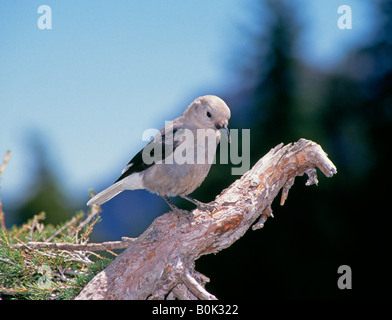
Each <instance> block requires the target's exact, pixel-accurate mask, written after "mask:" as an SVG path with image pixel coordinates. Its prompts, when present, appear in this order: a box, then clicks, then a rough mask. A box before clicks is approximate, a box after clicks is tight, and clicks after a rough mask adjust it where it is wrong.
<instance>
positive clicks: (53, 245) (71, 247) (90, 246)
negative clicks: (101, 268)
mask: <svg viewBox="0 0 392 320" xmlns="http://www.w3.org/2000/svg"><path fill="white" fill-rule="evenodd" d="M133 240H134V239H133V238H124V240H122V241H107V242H101V243H86V244H79V243H57V242H27V243H20V244H14V245H12V248H13V249H21V248H24V247H26V246H27V247H29V248H31V249H55V250H68V251H106V250H116V249H125V248H128V247H129V245H130V244H131V243H132V241H133Z"/></svg>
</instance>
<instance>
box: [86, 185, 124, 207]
mask: <svg viewBox="0 0 392 320" xmlns="http://www.w3.org/2000/svg"><path fill="white" fill-rule="evenodd" d="M124 190H125V189H124V187H123V181H119V182H116V183H115V184H113V185H111V186H110V187H109V188H106V189H105V190H103V191H101V192H100V193H98V194H97V195H96V196H94V197H93V198H91V199H90V200H89V202H87V205H88V206H92V205H93V204H98V205H101V204H103V203H105V202H106V201H109V200H110V199H111V198H113V197H115V196H116V195H118V194H119V193H120V192H121V191H124Z"/></svg>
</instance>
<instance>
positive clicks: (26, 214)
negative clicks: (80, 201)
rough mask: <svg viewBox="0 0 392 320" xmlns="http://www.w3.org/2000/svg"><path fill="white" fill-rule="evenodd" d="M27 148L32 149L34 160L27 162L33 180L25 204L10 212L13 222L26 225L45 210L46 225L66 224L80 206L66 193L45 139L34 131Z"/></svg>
mask: <svg viewBox="0 0 392 320" xmlns="http://www.w3.org/2000/svg"><path fill="white" fill-rule="evenodd" d="M27 145H28V148H30V149H31V158H30V159H26V166H28V167H29V168H30V170H31V171H32V172H33V175H32V177H31V178H30V179H31V180H29V181H26V186H25V190H23V191H22V192H23V193H24V195H25V196H24V197H23V201H22V202H18V203H17V204H15V205H14V206H13V208H11V210H10V212H8V213H9V216H10V218H12V221H9V222H12V223H16V224H22V223H24V222H26V221H27V220H28V219H31V218H32V217H33V216H34V215H36V214H39V213H40V212H42V211H44V212H45V214H46V219H45V223H52V224H59V223H63V222H65V221H66V220H68V219H69V218H70V217H71V216H72V215H73V214H75V210H76V206H75V204H74V203H73V202H72V199H71V198H70V197H69V196H68V195H67V194H66V192H65V191H64V190H63V188H62V186H61V184H60V182H59V177H58V176H57V174H56V172H55V170H54V169H53V166H52V163H51V161H50V159H51V157H50V156H49V150H47V149H46V144H45V138H44V137H43V136H42V135H41V134H40V133H39V132H37V131H34V132H32V133H30V135H29V136H28V138H27ZM7 216H8V214H7ZM7 220H8V219H7Z"/></svg>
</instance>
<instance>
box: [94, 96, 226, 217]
mask: <svg viewBox="0 0 392 320" xmlns="http://www.w3.org/2000/svg"><path fill="white" fill-rule="evenodd" d="M230 116H231V112H230V109H229V107H228V106H227V104H226V102H225V101H224V100H223V99H221V98H219V97H218V96H215V95H204V96H201V97H198V98H196V99H195V100H194V101H193V102H192V103H191V104H190V105H189V106H188V107H187V108H186V109H185V111H184V112H183V114H182V115H181V116H179V117H178V118H176V119H174V120H173V121H169V122H166V125H165V126H164V127H163V128H162V129H161V130H160V131H159V132H158V133H156V135H155V136H154V138H153V139H152V140H151V141H150V142H149V143H148V144H147V145H146V146H145V147H144V148H143V149H142V150H140V151H139V152H138V153H137V154H136V155H135V156H134V157H133V158H132V159H131V160H130V161H129V162H128V164H127V165H126V166H125V168H124V170H123V171H122V173H121V175H120V177H119V178H118V179H117V180H116V181H115V182H114V183H113V184H112V185H111V186H109V187H108V188H106V189H104V190H103V191H101V192H99V193H98V194H97V195H95V196H94V197H92V198H91V199H90V200H89V201H88V202H87V205H88V206H91V205H101V204H103V203H105V202H107V201H109V200H110V199H112V198H113V197H115V196H116V195H118V194H119V193H120V192H122V191H124V190H137V189H146V190H148V191H150V192H151V193H155V194H158V195H159V196H161V197H162V198H163V199H164V200H165V201H166V202H167V204H168V205H169V207H170V208H171V210H173V211H181V209H179V208H178V207H177V206H175V205H174V204H173V203H172V201H171V200H170V199H169V197H175V196H180V197H182V198H184V199H186V200H188V201H190V202H192V203H193V204H195V205H196V206H197V208H199V209H211V206H209V205H208V204H205V203H203V202H200V201H199V200H197V199H194V198H193V197H191V196H190V194H191V193H192V192H193V191H194V190H195V189H196V188H198V187H199V186H200V185H201V184H202V182H203V181H204V180H205V178H206V177H207V175H208V172H209V170H210V168H211V164H212V162H213V161H212V159H213V158H214V156H215V153H216V148H217V146H218V144H219V142H220V139H221V131H223V132H225V133H226V135H227V138H228V142H230V131H229V129H228V124H229V119H230ZM221 129H222V130H221ZM206 140H207V143H206Z"/></svg>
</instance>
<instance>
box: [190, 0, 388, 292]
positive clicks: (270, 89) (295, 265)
mask: <svg viewBox="0 0 392 320" xmlns="http://www.w3.org/2000/svg"><path fill="white" fill-rule="evenodd" d="M259 4H260V11H263V12H264V14H261V12H259V16H260V17H265V16H267V17H269V19H268V20H267V21H265V20H264V21H263V23H261V22H260V28H261V30H260V34H259V37H255V40H254V47H253V52H252V54H251V58H250V59H248V61H245V62H246V63H245V64H244V61H241V65H245V66H246V67H245V68H244V70H243V73H242V77H241V81H240V82H239V83H241V84H242V87H240V89H239V90H238V91H236V94H237V96H236V95H233V94H229V95H227V96H226V97H224V98H225V99H226V100H227V102H228V105H229V106H231V107H232V108H233V117H232V120H231V127H236V126H237V124H236V119H241V125H239V126H238V127H240V128H250V129H251V159H252V162H251V164H252V165H253V164H254V163H255V161H257V160H258V159H259V158H260V157H261V156H262V155H264V154H265V153H266V152H267V151H268V150H269V149H270V148H272V147H274V146H275V145H277V144H278V143H280V142H285V143H288V142H292V141H297V140H298V139H299V138H300V137H304V138H308V139H312V140H314V141H316V142H317V143H319V144H320V145H321V146H323V148H324V150H325V151H326V152H327V153H328V154H329V155H330V158H331V159H332V161H334V163H335V164H336V166H337V168H338V174H337V175H336V176H335V177H334V178H333V179H331V180H326V179H325V178H324V177H322V176H321V175H320V177H319V178H320V184H319V186H318V187H317V188H313V187H310V188H307V187H305V186H304V185H303V184H304V181H305V180H302V181H297V183H296V184H295V186H294V188H293V189H292V190H291V191H290V196H289V199H288V201H287V202H286V204H285V206H284V207H283V208H280V207H279V206H278V205H277V204H275V207H273V210H274V212H275V217H276V218H275V219H273V220H272V219H269V221H268V222H267V224H266V227H265V228H264V229H263V230H262V231H259V232H248V233H247V234H246V235H245V236H244V238H243V239H241V240H240V241H238V242H236V243H235V244H234V245H233V246H232V247H230V248H229V249H227V250H225V251H224V252H221V253H219V254H218V255H217V256H213V257H212V256H205V257H202V258H201V259H200V260H199V261H198V262H197V268H198V270H199V271H201V272H203V273H205V274H207V275H208V276H209V277H211V279H212V283H211V284H210V287H208V289H209V290H210V292H214V293H216V295H217V296H218V297H220V298H233V297H236V298H240V299H241V298H242V299H246V298H259V297H261V296H262V297H268V298H282V297H284V298H354V297H357V298H358V297H361V298H365V297H386V296H389V297H391V294H390V292H389V289H388V288H389V286H390V285H391V284H392V281H391V279H392V276H391V273H390V270H391V267H392V264H391V261H390V257H389V256H390V254H389V253H387V251H386V247H387V248H389V249H390V244H391V237H390V231H389V227H388V226H389V225H390V222H391V218H390V215H389V214H388V213H387V212H388V211H390V210H389V209H388V208H385V205H386V203H385V201H383V200H385V199H388V194H389V192H390V189H391V188H390V186H389V181H390V176H391V171H390V169H389V167H390V166H389V162H390V159H389V154H390V145H391V143H390V141H389V140H390V138H391V133H392V87H391V85H392V77H391V75H392V73H391V70H392V48H391V32H390V30H392V29H391V27H392V25H391V23H392V14H391V13H392V12H391V7H392V3H391V2H390V1H378V2H377V3H376V4H375V5H376V6H377V7H378V14H379V21H380V24H379V26H378V30H377V32H376V33H375V34H376V36H375V37H374V39H371V41H370V43H369V44H368V45H367V46H366V47H363V48H360V49H358V50H355V51H353V52H351V53H350V54H349V55H348V56H347V58H346V60H345V61H344V62H343V63H342V65H340V66H338V68H336V69H335V70H332V71H331V70H329V72H328V73H326V72H323V71H321V70H318V69H317V68H315V67H309V66H306V65H304V64H303V63H301V61H300V60H299V59H297V58H296V57H295V55H294V53H293V48H294V46H295V42H296V39H297V35H298V33H299V32H300V30H301V29H300V25H299V23H298V21H297V19H296V16H295V10H293V9H292V3H291V2H290V1H260V2H259ZM265 12H267V14H265ZM256 14H257V13H256ZM388 30H389V31H388ZM248 54H249V53H248ZM239 114H241V115H242V116H238V115H239ZM244 114H246V115H247V118H246V119H244V117H243V115H244ZM225 170H226V169H225V168H222V166H215V167H214V168H213V169H212V170H211V171H212V173H211V175H212V177H211V179H208V180H207V181H206V182H205V183H204V184H203V187H202V188H200V189H199V190H197V193H203V191H206V190H207V193H208V194H210V196H211V193H210V191H208V190H212V189H213V188H215V190H221V189H223V188H225V187H227V186H228V184H229V182H228V180H229V178H230V176H228V175H227V174H226V175H225V174H224V171H225ZM225 176H228V178H227V179H224V178H223V179H220V180H219V179H218V178H217V177H225ZM219 182H220V183H219ZM210 184H213V186H210V189H209V187H208V185H210ZM200 197H203V195H201V196H200ZM206 197H207V196H206ZM341 264H348V265H350V266H351V267H352V269H353V279H354V280H353V282H354V288H353V290H352V291H350V292H347V290H346V291H341V290H339V289H338V287H337V285H336V281H337V279H338V276H339V275H338V274H337V268H338V267H339V266H340V265H341ZM375 272H377V275H379V278H378V277H375V276H374V273H375ZM355 283H356V284H357V285H355Z"/></svg>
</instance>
